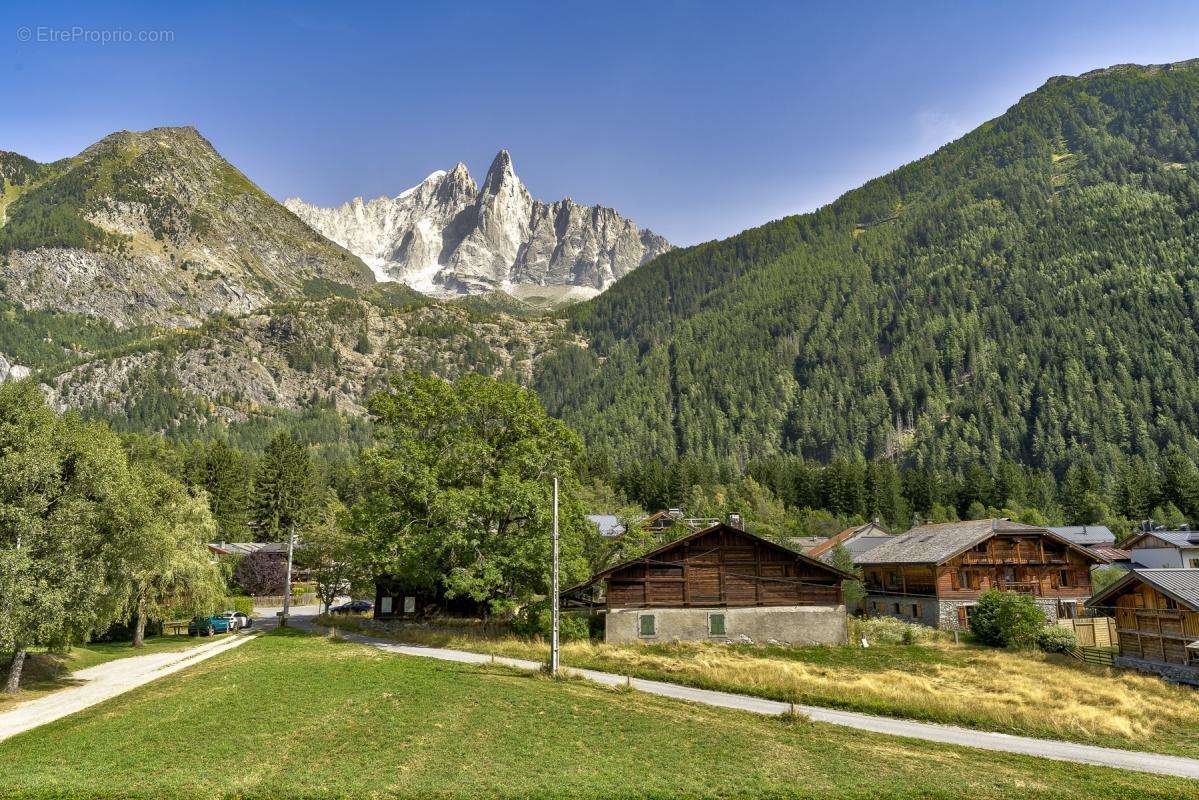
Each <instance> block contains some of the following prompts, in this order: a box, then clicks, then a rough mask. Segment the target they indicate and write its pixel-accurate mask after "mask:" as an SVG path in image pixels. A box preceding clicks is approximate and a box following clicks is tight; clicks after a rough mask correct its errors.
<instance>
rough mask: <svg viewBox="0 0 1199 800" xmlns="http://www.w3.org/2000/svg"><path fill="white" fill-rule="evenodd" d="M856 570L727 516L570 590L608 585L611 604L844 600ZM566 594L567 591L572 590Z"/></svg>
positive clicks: (760, 603)
mask: <svg viewBox="0 0 1199 800" xmlns="http://www.w3.org/2000/svg"><path fill="white" fill-rule="evenodd" d="M843 580H854V576H853V575H850V574H849V573H846V572H842V571H840V570H838V569H835V568H834V567H831V566H829V565H828V564H825V563H824V562H822V561H818V560H816V559H813V558H809V557H808V556H805V555H803V554H802V553H797V552H795V551H794V550H790V549H788V548H786V547H783V546H781V545H777V544H775V543H774V542H772V541H770V540H768V539H763V538H761V537H760V536H755V535H754V534H752V533H748V532H746V531H743V530H739V529H737V528H732V527H730V526H728V525H725V524H724V523H718V524H716V525H713V526H712V527H710V528H706V529H704V530H702V531H695V532H694V533H690V534H688V535H686V536H684V537H682V538H681V539H676V540H675V541H673V542H670V543H668V544H665V545H663V546H662V547H659V548H658V549H656V550H652V551H650V552H649V553H646V554H645V555H643V556H639V557H637V558H633V559H630V560H628V561H625V562H624V563H621V564H617V565H616V566H613V567H609V568H608V569H606V570H604V571H603V572H598V573H596V574H595V575H593V576H592V577H591V579H590V580H588V581H587V582H586V583H583V584H580V585H579V586H576V587H574V588H572V589H570V590H568V591H569V594H571V595H574V596H578V595H580V593H582V592H583V591H584V590H586V589H590V588H598V587H599V584H601V583H602V584H605V585H604V586H603V591H602V594H600V595H597V597H602V598H603V599H602V602H603V604H604V606H605V607H606V608H609V609H611V608H687V607H689V606H703V607H708V606H713V605H718V606H771V605H775V606H787V605H839V604H840V603H841V581H843ZM564 594H566V593H564Z"/></svg>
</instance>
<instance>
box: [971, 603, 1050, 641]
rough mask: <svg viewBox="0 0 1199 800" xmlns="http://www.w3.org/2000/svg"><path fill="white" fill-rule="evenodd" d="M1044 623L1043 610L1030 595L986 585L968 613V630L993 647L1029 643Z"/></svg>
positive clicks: (1033, 639)
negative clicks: (972, 610)
mask: <svg viewBox="0 0 1199 800" xmlns="http://www.w3.org/2000/svg"><path fill="white" fill-rule="evenodd" d="M1043 627H1045V613H1044V612H1043V611H1041V609H1040V607H1039V606H1037V603H1036V601H1035V600H1033V599H1032V596H1031V595H1027V594H1019V593H1018V592H1003V591H1000V590H998V589H988V590H986V591H985V592H983V593H982V594H981V595H979V598H978V605H977V606H975V608H974V613H973V614H971V615H970V632H971V633H973V634H974V635H975V636H976V637H977V638H978V640H979V641H980V642H982V643H983V644H989V645H991V646H993V647H1017V648H1022V647H1032V646H1033V645H1034V644H1036V642H1037V634H1038V633H1040V631H1041V629H1042V628H1043Z"/></svg>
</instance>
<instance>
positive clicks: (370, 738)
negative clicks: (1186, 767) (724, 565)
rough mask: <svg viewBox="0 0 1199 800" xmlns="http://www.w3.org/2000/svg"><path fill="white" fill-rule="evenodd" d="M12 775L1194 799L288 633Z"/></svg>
mask: <svg viewBox="0 0 1199 800" xmlns="http://www.w3.org/2000/svg"><path fill="white" fill-rule="evenodd" d="M0 764H2V765H3V769H2V770H0V796H3V797H5V798H118V797H119V798H212V797H221V798H241V799H243V800H250V799H251V798H289V799H290V798H317V797H321V798H324V797H337V798H384V797H428V796H437V797H467V796H470V797H499V796H504V797H545V798H550V797H561V798H591V797H644V796H655V797H664V796H687V797H733V796H737V797H747V796H748V797H784V796H787V797H810V798H811V797H815V798H962V797H973V798H998V797H1004V798H1006V797H1012V798H1017V797H1018V798H1029V797H1033V798H1055V799H1056V798H1088V799H1093V798H1132V797H1136V798H1141V797H1147V798H1171V799H1172V800H1173V799H1174V798H1184V797H1194V798H1199V782H1190V781H1185V780H1181V779H1167V778H1160V777H1155V776H1151V775H1141V774H1134V773H1126V772H1120V771H1115V770H1106V769H1100V768H1096V767H1087V766H1081V765H1072V764H1062V763H1058V762H1052V761H1045V760H1040V759H1033V758H1028V757H1021V756H1014V755H1005V754H997V753H986V752H982V751H975V750H967V749H963V748H955V747H946V746H940V745H933V744H929V743H922V742H916V741H909V740H903V739H895V738H888V737H882V736H875V735H869V734H863V733H860V732H855V731H850V730H846V729H841V728H837V727H833V726H827V725H819V724H815V723H812V722H810V721H806V720H802V719H800V720H784V719H772V718H763V717H758V716H755V715H751V714H743V713H739V712H732V711H725V710H721V709H713V708H707V707H703V706H694V705H689V704H685V703H680V702H676V701H671V700H667V699H664V698H655V697H650V696H647V695H643V694H640V693H637V692H631V691H627V690H625V691H617V690H613V689H607V688H602V687H599V686H595V685H592V684H589V683H585V682H582V681H571V680H564V681H555V680H550V679H548V678H545V677H542V676H537V675H529V674H520V673H515V672H512V671H509V670H506V669H504V668H501V667H476V666H468V665H459V664H452V663H445V662H438V661H433V660H426V659H419V658H406V657H403V656H396V655H391V654H387V653H383V652H380V651H378V650H375V649H373V648H368V647H364V646H361V645H355V644H349V643H345V642H338V641H331V640H329V639H325V638H320V637H316V636H309V635H304V634H299V633H294V632H273V633H270V634H268V635H266V636H263V637H260V638H259V639H258V640H256V641H254V642H251V643H248V644H246V645H244V646H243V647H241V648H238V649H236V650H233V651H231V652H228V653H224V654H222V655H219V656H216V657H214V658H212V659H210V660H208V661H205V662H203V663H202V664H199V665H197V666H196V667H193V668H191V669H189V670H187V671H185V672H183V673H179V674H178V675H174V676H171V677H169V678H166V679H164V680H162V681H159V682H156V683H153V684H150V685H148V686H144V687H142V688H140V689H138V690H135V691H133V692H131V693H129V694H127V695H124V696H122V697H119V698H115V699H114V700H111V701H109V702H107V703H104V704H102V705H99V706H96V707H95V708H93V709H90V710H89V711H86V712H83V713H81V714H78V715H75V716H73V717H68V718H65V719H62V720H59V721H58V722H56V723H52V724H50V725H47V726H45V727H43V728H40V729H37V730H34V731H30V732H28V733H25V734H21V735H20V736H17V737H14V738H12V739H9V740H8V741H5V742H3V743H0Z"/></svg>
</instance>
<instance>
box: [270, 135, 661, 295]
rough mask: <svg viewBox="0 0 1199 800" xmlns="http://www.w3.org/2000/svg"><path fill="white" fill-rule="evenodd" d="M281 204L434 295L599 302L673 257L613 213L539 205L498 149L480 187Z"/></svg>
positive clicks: (457, 184) (457, 174)
mask: <svg viewBox="0 0 1199 800" xmlns="http://www.w3.org/2000/svg"><path fill="white" fill-rule="evenodd" d="M285 205H286V206H287V207H288V208H289V209H290V210H291V211H293V212H295V214H296V215H297V216H299V217H300V218H301V219H303V220H304V221H305V222H307V223H308V224H309V225H311V226H312V227H313V228H315V229H316V230H318V231H320V232H321V233H323V234H324V235H325V236H327V237H328V238H330V239H332V240H333V241H334V242H337V243H338V244H340V245H342V246H343V247H345V248H346V249H347V250H349V251H351V252H352V253H354V254H356V255H358V256H359V257H360V258H362V259H363V261H365V262H366V263H367V264H369V265H370V266H371V268H372V269H374V270H375V274H376V276H377V277H378V278H379V279H380V280H398V281H401V282H403V283H406V284H408V285H409V286H411V287H412V288H414V289H417V290H419V291H422V292H425V293H426V294H433V295H448V294H473V293H479V292H487V291H492V290H495V289H512V288H514V287H520V286H528V285H535V286H575V287H581V288H583V289H585V290H588V291H589V292H590V293H598V292H600V291H603V290H604V289H606V288H607V287H608V286H610V285H611V284H612V283H613V282H614V281H616V279H618V278H620V277H621V276H623V275H625V274H627V273H629V272H630V271H632V270H633V269H636V268H637V267H638V266H640V265H641V264H643V263H645V262H646V261H648V260H650V259H651V258H654V257H655V256H658V255H660V254H662V253H664V252H666V251H667V250H669V249H670V244H669V243H668V242H667V241H666V240H665V239H663V238H662V237H661V236H658V235H657V234H655V233H653V232H651V231H648V230H639V229H638V228H637V226H636V225H635V224H634V223H633V221H632V220H628V219H625V218H624V217H622V216H620V215H619V214H618V213H616V212H615V211H613V210H612V209H610V208H604V207H603V206H580V205H577V204H576V203H574V202H572V201H571V200H569V199H567V200H560V201H558V202H556V203H552V204H546V203H543V202H541V201H539V200H534V199H533V197H532V196H531V195H530V194H529V191H528V189H526V188H525V186H524V184H523V183H522V182H521V180H520V178H518V177H517V175H516V171H515V170H514V169H513V166H512V158H511V157H510V156H509V155H508V151H506V150H501V151H500V153H499V154H498V155H496V157H495V160H494V161H493V162H492V164H491V168H490V169H489V170H488V171H487V177H486V178H485V179H484V181H483V185H482V187H481V188H476V185H475V182H474V180H473V179H472V178H471V177H470V174H469V173H468V172H467V170H466V167H465V166H463V165H462V164H458V165H456V166H455V167H454V168H453V169H452V170H450V171H449V172H441V171H439V172H434V173H433V174H432V175H430V176H429V177H428V178H426V179H425V180H424V181H422V182H421V183H420V184H418V185H416V186H414V187H412V188H411V189H408V190H407V191H405V192H402V193H401V194H399V195H397V196H396V197H379V198H376V199H374V200H370V201H367V202H364V201H363V200H362V198H356V199H355V200H353V201H351V202H349V203H346V204H345V205H342V206H340V207H339V208H333V209H329V208H319V207H317V206H312V205H309V204H307V203H304V202H303V201H301V200H299V199H298V198H292V199H289V200H287V201H286V202H285Z"/></svg>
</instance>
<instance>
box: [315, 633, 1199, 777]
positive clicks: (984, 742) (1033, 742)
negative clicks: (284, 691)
mask: <svg viewBox="0 0 1199 800" xmlns="http://www.w3.org/2000/svg"><path fill="white" fill-rule="evenodd" d="M292 624H293V625H295V626H296V627H301V628H307V629H308V630H312V631H316V632H322V631H324V630H325V629H323V628H319V627H318V626H317V625H316V624H315V623H314V622H313V618H312V617H311V616H302V615H296V616H294V617H292ZM342 635H343V636H344V637H345V638H346V639H348V640H350V641H353V642H359V643H361V644H368V645H371V646H373V647H377V648H379V649H380V650H386V651H387V652H390V653H400V654H402V655H407V656H421V657H424V658H436V659H440V660H442V661H457V662H461V663H467V664H487V663H495V664H504V665H506V666H510V667H515V668H517V669H523V670H538V669H541V668H542V663H541V662H540V661H528V660H526V659H520V658H506V657H503V656H495V657H492V656H488V655H482V654H480V653H469V652H465V651H462V650H448V649H445V648H441V647H422V646H419V645H404V644H397V643H396V642H393V641H390V640H387V639H378V638H375V637H370V636H363V635H361V634H355V633H349V632H342ZM562 671H563V672H565V673H568V674H571V675H577V676H580V677H583V678H586V679H588V680H591V681H595V682H596V683H602V684H605V685H607V686H619V685H628V686H631V687H632V688H634V689H637V690H638V691H642V692H647V693H649V694H656V695H660V696H662V697H673V698H676V699H678V700H686V701H689V702H692V703H703V704H705V705H709V706H720V707H722V708H732V709H737V710H740V711H750V712H753V713H755V714H785V713H788V712H791V711H795V712H797V713H801V714H806V715H807V716H809V717H811V718H812V719H813V720H816V721H817V722H826V723H829V724H831V725H842V726H845V727H847V728H855V729H857V730H864V731H872V732H874V733H885V734H890V735H893V736H906V737H908V738H911V739H923V740H925V741H930V742H940V743H943V744H954V745H962V746H965V747H976V748H979V749H982V750H997V751H1000V752H1004V753H1019V754H1021V755H1030V756H1039V757H1041V758H1051V759H1054V760H1056V761H1073V762H1075V763H1079V764H1094V765H1096V766H1101V767H1115V768H1117V769H1126V770H1133V771H1136V772H1153V773H1157V774H1160V775H1173V776H1178V777H1183V778H1196V779H1199V760H1197V759H1193V758H1182V757H1181V756H1167V755H1160V754H1157V753H1139V752H1136V751H1132V750H1118V749H1115V748H1111V747H1095V746H1094V745H1086V744H1075V743H1073V742H1062V741H1058V740H1055V739H1033V738H1030V737H1027V736H1011V735H1009V734H1006V733H989V732H987V731H977V730H972V729H970V728H959V727H957V726H954V725H936V724H933V723H928V722H914V721H912V720H904V719H894V718H891V717H878V716H875V715H873V714H861V713H858V712H855V711H837V710H834V709H830V708H820V707H817V706H804V705H792V704H790V703H780V702H778V701H775V700H764V699H762V698H758V697H749V696H746V695H740V694H732V693H729V692H716V691H711V690H709V689H694V688H692V687H689V686H679V685H678V684H674V683H663V682H661V681H649V680H643V679H641V678H629V677H627V676H624V675H615V674H613V673H610V672H598V671H596V670H590V669H576V668H574V667H563V670H562Z"/></svg>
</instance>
